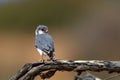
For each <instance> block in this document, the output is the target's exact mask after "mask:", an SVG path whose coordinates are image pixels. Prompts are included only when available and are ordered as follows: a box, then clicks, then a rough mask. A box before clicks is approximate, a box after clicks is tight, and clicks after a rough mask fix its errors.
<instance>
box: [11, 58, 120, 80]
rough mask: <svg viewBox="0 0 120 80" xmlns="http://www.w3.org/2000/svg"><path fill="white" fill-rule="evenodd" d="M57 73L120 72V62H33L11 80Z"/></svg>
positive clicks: (30, 79) (45, 76)
mask: <svg viewBox="0 0 120 80" xmlns="http://www.w3.org/2000/svg"><path fill="white" fill-rule="evenodd" d="M56 71H74V72H77V73H79V74H78V75H80V73H82V72H83V71H94V72H100V71H108V72H109V73H112V72H117V73H119V72H120V61H104V60H100V61H99V60H89V61H85V60H57V61H55V62H53V61H45V62H44V63H43V62H32V63H27V64H25V65H24V66H23V67H22V69H20V70H19V71H18V72H17V73H16V74H15V75H13V76H12V77H11V78H10V79H9V80H19V79H20V78H21V77H23V80H34V78H35V77H36V76H37V75H40V77H41V78H42V79H46V78H50V77H52V76H53V75H54V74H55V72H56ZM75 80H77V79H75Z"/></svg>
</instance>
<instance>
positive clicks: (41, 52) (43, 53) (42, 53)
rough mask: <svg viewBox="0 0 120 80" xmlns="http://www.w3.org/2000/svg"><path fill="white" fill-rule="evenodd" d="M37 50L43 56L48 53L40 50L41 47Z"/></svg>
mask: <svg viewBox="0 0 120 80" xmlns="http://www.w3.org/2000/svg"><path fill="white" fill-rule="evenodd" d="M37 51H38V52H39V54H40V55H41V56H43V55H45V56H46V55H47V54H46V53H45V52H43V51H42V50H40V49H39V48H37Z"/></svg>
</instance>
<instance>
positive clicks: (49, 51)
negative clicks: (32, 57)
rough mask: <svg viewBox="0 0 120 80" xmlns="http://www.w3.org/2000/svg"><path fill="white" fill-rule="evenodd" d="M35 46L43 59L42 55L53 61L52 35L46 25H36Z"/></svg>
mask: <svg viewBox="0 0 120 80" xmlns="http://www.w3.org/2000/svg"><path fill="white" fill-rule="evenodd" d="M35 35H36V36H35V47H36V49H37V51H38V52H39V54H40V55H41V57H42V61H44V59H43V56H48V57H49V58H50V60H52V61H55V60H56V58H55V54H54V51H55V48H54V41H53V39H52V37H51V36H50V35H49V34H48V27H47V26H45V25H39V26H37V28H36V30H35Z"/></svg>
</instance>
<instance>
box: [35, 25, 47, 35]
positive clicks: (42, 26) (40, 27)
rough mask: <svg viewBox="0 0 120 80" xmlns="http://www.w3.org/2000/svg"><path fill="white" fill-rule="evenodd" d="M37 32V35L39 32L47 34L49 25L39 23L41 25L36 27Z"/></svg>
mask: <svg viewBox="0 0 120 80" xmlns="http://www.w3.org/2000/svg"><path fill="white" fill-rule="evenodd" d="M35 33H36V35H37V34H45V33H48V27H47V26H45V25H39V26H38V27H37V28H36V31H35Z"/></svg>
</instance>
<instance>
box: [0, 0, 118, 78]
mask: <svg viewBox="0 0 120 80" xmlns="http://www.w3.org/2000/svg"><path fill="white" fill-rule="evenodd" d="M39 24H44V25H46V26H48V27H49V33H50V34H51V35H52V37H53V39H54V42H55V51H56V52H55V54H56V57H57V58H58V59H69V60H78V59H79V60H120V1H119V0H51V1H48V0H0V80H8V79H9V78H10V77H11V76H12V75H13V74H15V73H16V72H17V71H18V70H19V69H20V68H21V67H22V66H23V65H24V64H25V63H29V62H34V61H38V60H40V56H39V54H38V52H37V50H36V49H35V47H34V37H35V32H34V31H35V29H36V26H38V25H39ZM74 74H75V73H74V72H57V73H56V74H55V76H53V77H52V78H51V79H49V80H61V79H63V80H65V79H67V80H72V79H73V76H74ZM93 74H94V75H96V76H98V77H100V78H106V77H108V76H111V75H113V74H107V72H100V73H93ZM61 77H62V78H61ZM35 80H40V78H39V77H37V78H36V79H35ZM113 80H118V78H117V79H113Z"/></svg>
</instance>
